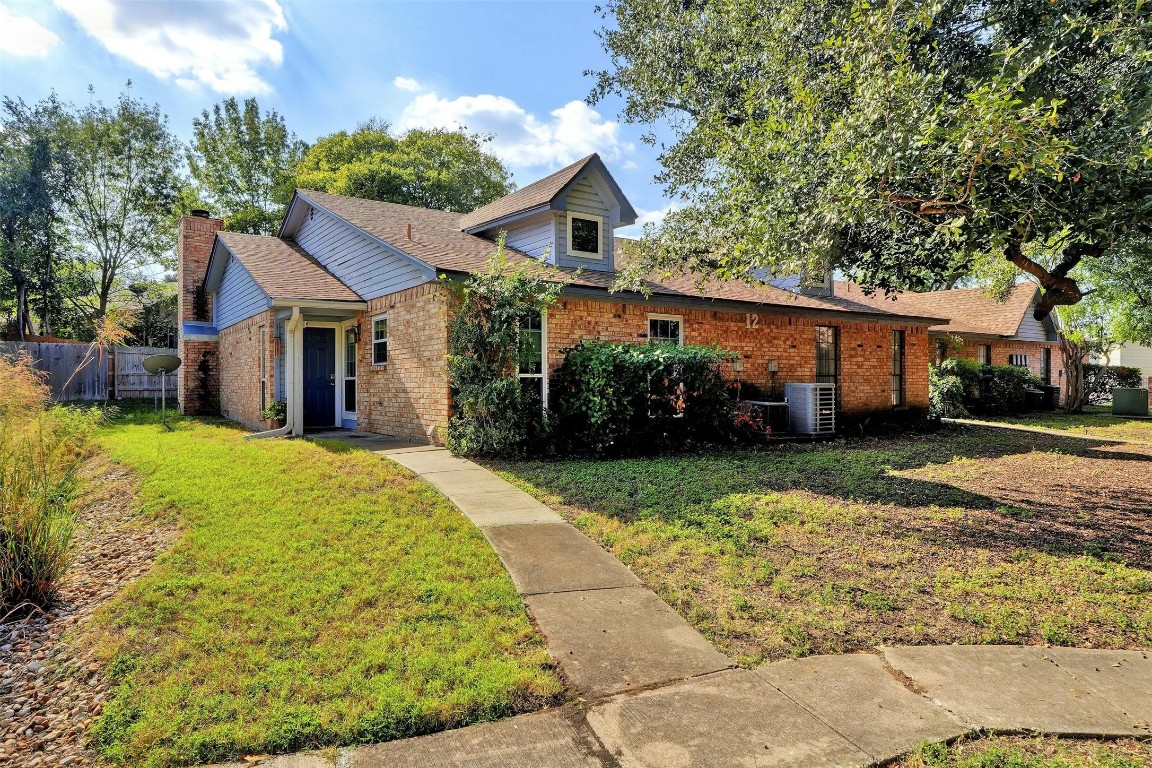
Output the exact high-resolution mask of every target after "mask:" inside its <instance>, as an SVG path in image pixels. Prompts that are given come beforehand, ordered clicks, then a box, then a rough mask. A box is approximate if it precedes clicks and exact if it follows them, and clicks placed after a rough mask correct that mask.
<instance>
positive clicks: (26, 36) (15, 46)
mask: <svg viewBox="0 0 1152 768" xmlns="http://www.w3.org/2000/svg"><path fill="white" fill-rule="evenodd" d="M58 42H60V38H59V37H57V36H56V33H55V32H53V31H52V30H50V29H47V28H45V27H43V26H41V24H40V23H39V22H37V21H35V20H34V19H30V18H28V17H27V16H19V15H17V14H16V12H15V11H13V10H12V9H11V8H5V7H4V6H2V5H0V52H3V53H8V54H11V55H13V56H33V57H36V58H44V57H45V56H47V55H48V52H49V51H50V50H52V48H53V47H54V46H55V45H56V43H58Z"/></svg>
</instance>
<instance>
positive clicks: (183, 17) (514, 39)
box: [0, 0, 668, 220]
mask: <svg viewBox="0 0 1152 768" xmlns="http://www.w3.org/2000/svg"><path fill="white" fill-rule="evenodd" d="M602 23H603V21H602V19H601V18H600V16H599V15H597V13H596V12H595V4H594V3H588V2H558V1H547V0H538V1H537V2H510V1H508V2H419V3H409V2H352V1H350V0H300V1H295V2H294V1H291V0H279V2H278V1H277V0H249V1H247V2H222V1H221V2H216V1H210V0H209V1H205V0H200V1H197V2H189V1H186V0H169V1H167V2H165V1H164V0H56V2H47V1H46V0H41V1H39V2H36V1H33V0H16V1H13V0H0V92H2V93H3V94H4V95H5V96H20V97H23V98H24V99H25V100H27V101H34V100H36V99H39V98H41V97H43V96H45V95H47V94H48V93H49V92H50V91H52V90H55V91H56V92H57V93H58V94H59V95H60V96H61V97H63V98H65V99H67V100H70V101H74V102H78V103H84V102H86V101H87V100H88V98H89V96H88V86H89V84H91V85H92V86H94V87H95V89H96V95H97V97H98V98H101V99H103V100H105V101H112V100H114V99H115V98H116V96H117V95H118V94H119V93H120V91H121V89H122V88H123V85H124V83H125V82H126V81H127V80H129V79H131V80H132V84H133V85H132V88H133V92H134V93H135V94H136V95H137V96H139V97H141V98H144V99H147V100H149V101H154V102H157V103H159V104H160V106H161V108H162V109H163V110H164V112H165V113H166V114H167V115H168V117H169V120H170V124H171V127H172V129H173V130H174V131H175V132H176V133H177V135H179V136H180V137H181V138H182V139H184V140H187V139H188V138H189V137H190V134H191V124H192V118H193V117H195V116H196V115H197V114H199V112H200V111H201V110H202V109H205V108H206V107H210V106H211V105H212V104H213V103H215V102H217V101H219V100H221V99H223V98H226V97H228V96H236V97H247V96H256V97H257V98H258V99H259V100H260V104H261V106H263V107H265V108H271V109H275V110H276V111H278V112H280V113H281V114H282V115H283V116H284V118H285V119H286V121H287V123H288V126H289V127H290V128H291V129H292V130H293V131H295V132H296V133H297V134H298V135H299V136H300V137H301V138H303V139H304V140H306V141H312V140H314V139H316V138H317V137H319V136H323V135H325V134H328V133H332V132H334V131H337V130H341V129H350V128H353V127H355V126H356V125H357V124H358V123H361V122H363V121H365V120H367V119H369V118H373V117H379V118H383V119H385V120H388V121H389V122H391V123H392V124H393V126H394V127H396V128H397V129H400V130H402V129H404V128H408V127H417V126H421V127H422V126H443V127H454V126H456V125H464V126H466V127H467V128H469V129H470V130H475V131H482V132H485V133H494V134H496V139H495V141H494V142H493V144H492V149H493V151H495V152H496V154H498V155H499V156H501V158H502V159H503V160H504V161H505V163H506V164H507V165H508V166H509V168H511V170H512V172H513V174H514V178H515V180H516V182H517V183H518V184H520V185H524V184H526V183H529V182H531V181H533V180H535V179H537V178H540V177H541V176H544V175H546V174H548V173H550V172H552V171H554V170H556V169H557V168H560V167H562V166H564V165H566V164H568V163H570V162H572V161H574V160H576V159H578V158H580V157H583V156H584V155H585V154H588V153H589V152H593V151H596V152H599V153H600V154H601V156H602V157H603V158H604V159H605V161H606V162H607V163H608V166H609V168H610V169H611V170H612V172H613V175H615V176H616V178H617V181H619V183H620V186H621V187H622V188H623V189H624V191H625V193H626V194H627V195H628V197H629V199H630V200H631V202H632V204H633V205H634V206H635V207H636V208H637V210H638V211H639V212H640V213H641V215H642V217H643V218H644V220H655V219H658V218H659V217H660V215H661V211H663V210H664V209H666V207H667V205H668V203H667V201H666V200H665V199H664V198H663V195H662V190H661V189H660V188H659V187H658V186H656V185H655V184H654V183H653V181H652V177H653V175H654V174H655V173H657V172H658V171H659V165H658V163H657V161H656V151H655V150H654V149H653V148H652V147H649V146H647V145H645V144H643V143H642V142H641V141H640V137H641V134H642V133H643V127H641V126H631V125H627V124H624V123H622V122H620V121H619V119H618V117H617V112H618V110H619V108H620V103H619V102H618V101H615V100H613V101H610V102H606V103H601V104H599V105H597V106H596V107H595V108H594V109H593V108H591V107H589V106H588V105H587V104H586V103H584V98H585V97H586V96H587V95H588V91H589V89H590V88H591V85H592V79H591V78H590V77H586V76H584V74H583V73H584V70H586V69H600V68H603V67H605V66H606V65H607V57H606V55H605V54H604V52H603V50H602V49H601V48H600V42H599V40H598V39H597V37H596V30H597V29H599V28H600V26H601V25H602Z"/></svg>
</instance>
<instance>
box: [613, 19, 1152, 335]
mask: <svg viewBox="0 0 1152 768" xmlns="http://www.w3.org/2000/svg"><path fill="white" fill-rule="evenodd" d="M606 14H607V15H610V16H611V17H612V18H613V19H614V20H615V22H616V27H615V28H606V29H605V30H604V31H603V32H602V39H603V43H604V47H605V49H606V51H607V52H608V53H609V54H610V55H611V57H612V69H610V70H607V71H604V72H600V73H598V81H597V85H596V87H595V89H594V90H593V92H592V94H591V96H590V100H591V101H592V102H593V103H595V102H597V101H599V100H601V99H603V98H605V97H607V96H609V95H611V94H619V95H621V96H623V97H624V98H625V99H626V102H625V108H624V113H623V114H624V117H625V118H626V119H628V120H630V121H633V122H649V123H656V122H660V121H666V122H667V123H668V126H669V127H670V129H671V131H672V133H673V136H674V137H675V141H674V143H672V144H671V146H668V147H666V148H664V150H663V152H662V154H661V162H662V164H663V166H664V170H663V172H662V173H661V175H660V176H659V177H658V178H659V179H660V180H661V181H662V182H663V183H665V184H666V186H667V188H668V190H669V191H670V192H671V193H672V194H673V195H675V196H678V197H680V198H682V199H683V202H684V206H683V208H682V209H681V210H679V211H675V212H673V213H672V214H670V215H669V216H668V217H667V218H666V219H665V221H664V223H663V225H662V226H661V227H659V228H654V229H653V230H651V231H650V233H649V234H650V236H649V237H648V238H646V242H645V243H644V244H643V245H642V246H641V248H639V249H638V250H639V251H640V253H641V255H642V259H641V261H640V263H638V265H637V267H636V274H638V273H639V272H640V271H642V270H646V271H653V270H657V271H659V270H680V269H689V270H693V271H698V272H702V273H705V274H716V275H719V276H721V277H726V278H747V277H748V276H749V275H750V274H751V272H752V271H753V270H763V269H767V270H769V271H771V272H774V273H777V274H780V273H792V274H795V273H798V272H803V271H804V270H806V269H807V270H811V269H816V270H820V269H824V268H826V266H827V265H828V264H831V265H833V266H836V267H838V268H840V269H841V270H843V271H844V272H845V273H846V274H848V276H850V277H852V278H853V279H855V280H857V281H859V282H861V283H863V284H864V285H865V286H868V287H872V288H879V289H884V290H899V289H908V288H911V289H928V288H934V287H936V286H937V285H939V284H940V283H949V282H953V281H955V279H956V278H957V277H958V276H964V275H968V274H970V273H972V272H973V271H975V270H978V269H979V268H980V267H981V265H982V264H984V263H989V262H995V261H996V260H1001V261H1003V260H1007V262H1009V263H1011V264H1012V265H1013V266H1014V268H1015V270H1016V272H1015V273H1014V274H1015V277H1016V278H1019V276H1020V273H1021V272H1023V273H1024V274H1026V275H1028V276H1029V277H1030V278H1031V279H1033V280H1035V281H1036V282H1037V283H1038V284H1039V285H1040V286H1041V288H1042V296H1041V300H1040V302H1039V305H1038V308H1037V311H1036V315H1037V317H1038V318H1042V317H1044V316H1046V315H1047V314H1049V313H1050V312H1051V311H1052V309H1053V308H1054V307H1057V306H1070V305H1074V304H1076V303H1077V302H1078V301H1080V299H1081V298H1082V295H1083V292H1082V290H1081V288H1080V286H1079V285H1078V283H1077V277H1076V275H1075V274H1073V271H1074V270H1075V269H1076V268H1077V267H1078V266H1079V265H1080V264H1081V262H1083V261H1084V260H1085V259H1088V260H1095V259H1102V258H1106V257H1108V256H1109V254H1124V256H1125V258H1126V259H1128V260H1129V269H1133V270H1135V269H1142V270H1143V271H1144V272H1147V271H1148V270H1149V269H1152V251H1150V249H1149V248H1148V242H1149V234H1150V231H1152V230H1150V216H1152V173H1150V168H1152V143H1150V137H1152V54H1150V50H1152V24H1150V23H1149V19H1148V11H1147V8H1145V7H1143V6H1142V2H1141V0H1098V1H1097V0H1067V1H1062V2H1051V1H1050V0H980V1H979V2H976V1H975V0H933V2H914V1H913V2H909V1H908V0H881V2H876V3H872V2H866V0H842V1H840V2H831V3H812V2H809V1H808V0H684V2H667V1H666V0H610V2H609V4H608V6H607V11H606ZM648 139H649V141H655V139H656V137H655V135H654V134H653V135H650V136H649V137H648Z"/></svg>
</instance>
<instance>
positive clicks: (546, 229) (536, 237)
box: [485, 213, 556, 263]
mask: <svg viewBox="0 0 1152 768" xmlns="http://www.w3.org/2000/svg"><path fill="white" fill-rule="evenodd" d="M504 230H505V231H506V232H507V233H508V238H507V240H506V242H507V244H508V247H509V248H515V249H516V250H518V251H520V252H521V253H526V254H528V255H529V256H535V257H536V258H538V259H539V258H543V257H544V254H545V253H547V254H548V262H549V263H555V261H556V258H555V255H556V246H555V243H554V242H553V241H554V240H555V233H554V231H553V228H552V217H551V215H550V214H547V213H545V214H543V215H542V216H538V217H536V218H532V219H527V220H525V221H517V222H515V223H514V224H512V225H510V226H508V227H505V228H504ZM498 231H499V230H497V231H496V232H491V233H485V234H490V235H491V236H492V237H493V238H495V236H496V234H497V232H498Z"/></svg>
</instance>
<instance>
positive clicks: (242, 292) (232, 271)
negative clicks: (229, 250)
mask: <svg viewBox="0 0 1152 768" xmlns="http://www.w3.org/2000/svg"><path fill="white" fill-rule="evenodd" d="M212 306H213V310H212V311H213V314H214V315H215V318H214V320H215V325H216V328H218V329H223V328H227V327H229V326H231V325H236V323H238V322H240V321H241V320H247V319H248V318H249V317H252V316H253V315H256V314H259V313H261V312H263V311H264V310H265V309H267V308H268V294H266V293H264V291H263V289H261V288H260V286H259V285H257V284H256V281H255V280H253V279H252V275H250V274H248V270H246V269H244V265H243V264H241V263H240V262H239V261H237V260H236V259H235V258H234V257H232V256H229V257H228V266H226V267H224V276H223V277H222V278H220V288H219V290H217V291H216V297H215V300H214V301H213V302H212Z"/></svg>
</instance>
